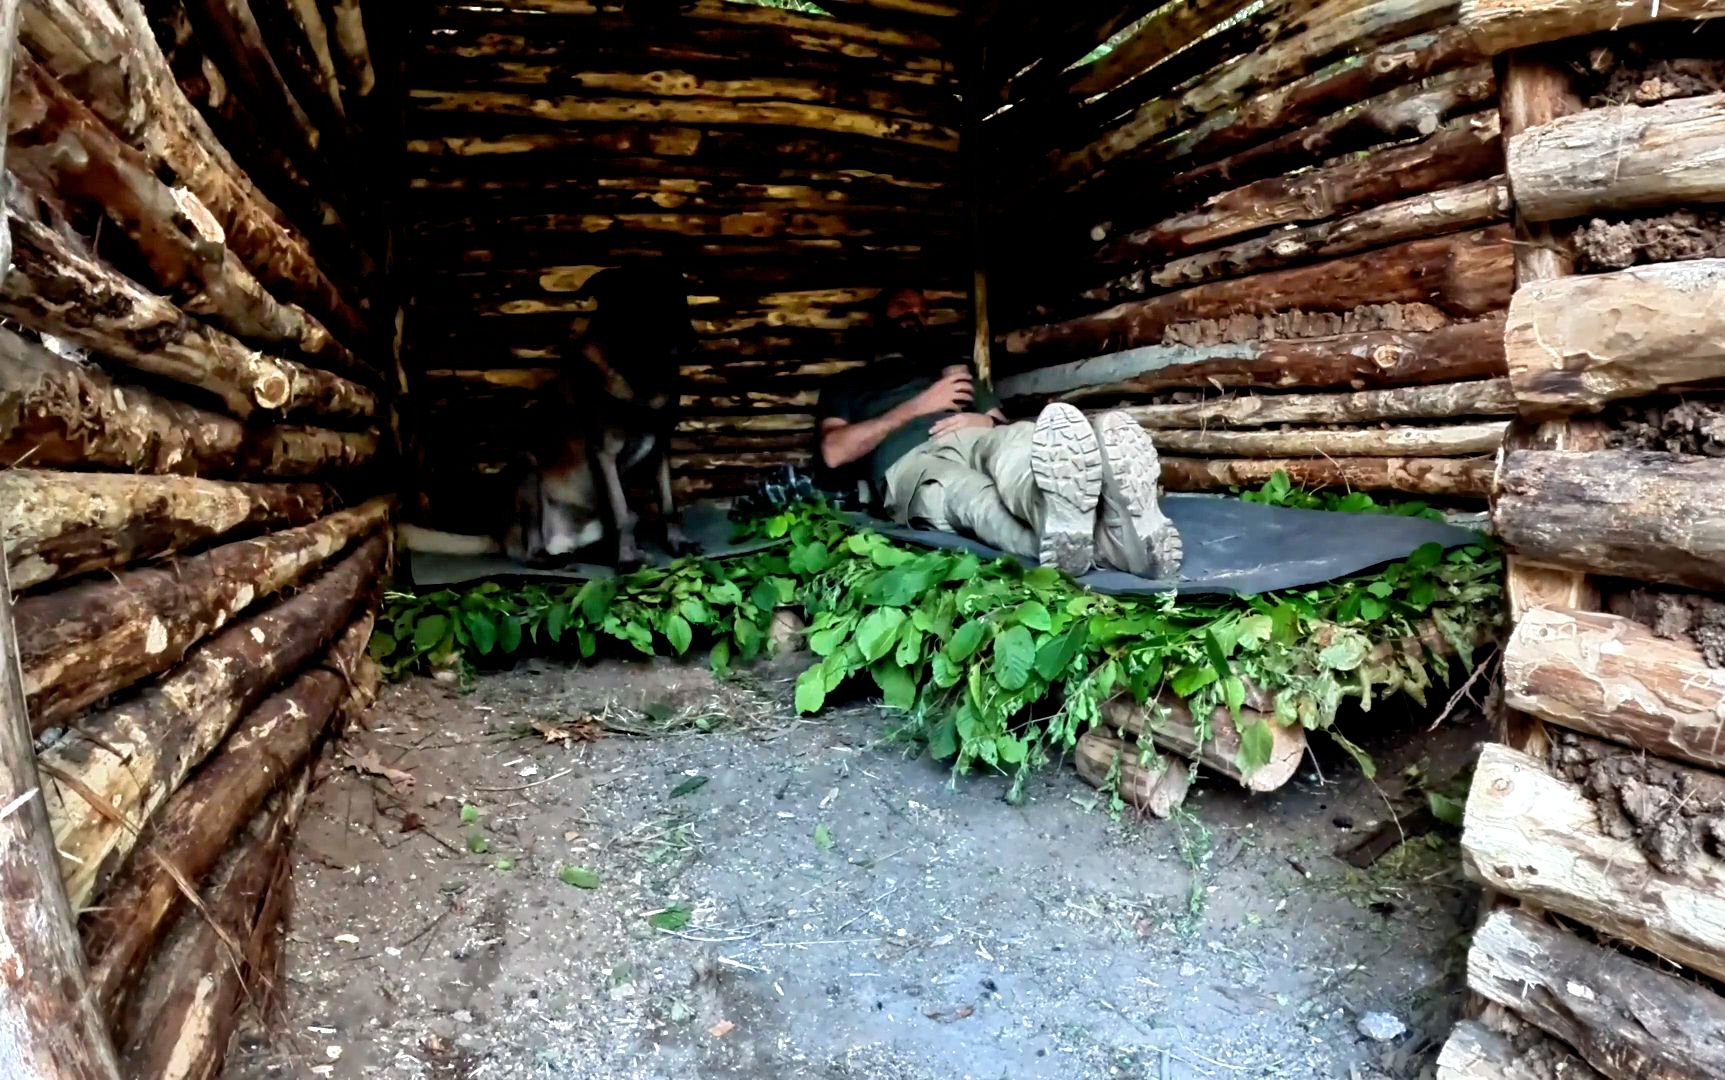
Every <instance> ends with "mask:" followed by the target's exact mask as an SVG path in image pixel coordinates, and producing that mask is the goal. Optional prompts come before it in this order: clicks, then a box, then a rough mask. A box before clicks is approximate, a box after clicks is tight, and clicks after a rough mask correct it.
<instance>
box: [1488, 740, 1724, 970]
mask: <svg viewBox="0 0 1725 1080" xmlns="http://www.w3.org/2000/svg"><path fill="white" fill-rule="evenodd" d="M1462 865H1463V867H1464V869H1466V871H1467V873H1468V876H1469V877H1471V878H1473V879H1474V880H1475V881H1477V882H1479V883H1481V884H1483V885H1485V886H1487V887H1488V888H1491V889H1493V890H1495V891H1497V892H1500V893H1507V894H1510V895H1512V896H1516V897H1519V898H1521V899H1523V900H1527V901H1530V902H1532V903H1534V904H1537V905H1539V906H1541V907H1543V908H1547V909H1549V910H1551V911H1555V912H1557V913H1558V914H1561V915H1567V916H1568V917H1570V918H1572V919H1577V920H1579V921H1581V922H1584V923H1586V924H1587V925H1589V926H1592V927H1594V928H1596V929H1598V930H1600V931H1602V932H1604V933H1606V934H1609V935H1611V936H1613V937H1617V938H1621V939H1622V940H1624V941H1628V942H1631V943H1633V944H1636V945H1639V946H1641V947H1642V948H1644V949H1647V950H1649V951H1650V952H1653V953H1655V954H1657V955H1659V956H1662V957H1664V958H1665V959H1667V960H1670V961H1671V962H1673V963H1676V964H1682V965H1684V966H1687V967H1692V968H1694V969H1695V970H1697V971H1700V972H1703V973H1705V974H1708V975H1711V976H1713V977H1714V978H1720V977H1721V975H1722V974H1725V867H1721V865H1720V864H1719V863H1718V862H1717V861H1716V860H1706V861H1697V862H1696V863H1695V864H1694V865H1692V866H1691V867H1690V868H1689V869H1688V871H1687V872H1685V873H1683V874H1680V875H1678V874H1662V873H1659V872H1658V871H1657V870H1655V869H1654V868H1653V867H1652V866H1650V865H1648V862H1647V859H1646V858H1645V857H1644V856H1643V855H1642V854H1641V852H1640V851H1639V850H1638V849H1637V848H1636V845H1635V844H1634V842H1633V841H1629V840H1618V839H1613V838H1612V837H1609V836H1606V835H1604V834H1603V833H1602V832H1601V831H1600V829H1599V815H1598V811H1597V810H1596V809H1595V807H1594V805H1593V803H1592V802H1591V801H1590V800H1589V799H1588V798H1587V797H1586V796H1585V795H1583V794H1582V793H1581V791H1580V790H1579V789H1577V788H1576V787H1575V786H1574V785H1572V784H1569V783H1566V782H1564V781H1562V780H1559V779H1558V778H1557V777H1555V776H1552V775H1551V773H1549V772H1547V771H1546V769H1545V767H1544V766H1542V765H1541V764H1540V763H1539V762H1538V761H1536V760H1535V759H1533V758H1531V757H1529V756H1527V755H1526V754H1523V753H1521V752H1520V751H1517V750H1511V749H1510V748H1509V747H1507V746H1502V745H1499V744H1488V745H1487V746H1486V748H1485V750H1484V752H1483V753H1481V755H1480V758H1479V764H1478V765H1477V766H1476V767H1475V769H1474V777H1473V790H1472V792H1471V794H1469V796H1468V800H1467V817H1466V821H1465V824H1464V827H1463V831H1462Z"/></svg>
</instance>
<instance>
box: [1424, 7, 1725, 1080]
mask: <svg viewBox="0 0 1725 1080" xmlns="http://www.w3.org/2000/svg"><path fill="white" fill-rule="evenodd" d="M1721 14H1725V7H1721V6H1720V5H1717V4H1706V3H1702V4H1699V5H1684V4H1678V5H1661V6H1645V5H1628V6H1623V5H1619V6H1616V7H1615V8H1614V7H1613V6H1612V5H1601V4H1589V3H1580V2H1572V0H1466V2H1465V3H1464V4H1463V15H1462V22H1461V29H1462V30H1463V31H1464V32H1466V33H1467V34H1468V35H1469V39H1470V40H1471V41H1472V42H1474V43H1475V45H1476V46H1477V47H1478V48H1479V49H1480V50H1482V51H1484V52H1488V53H1491V54H1493V55H1494V56H1495V57H1496V62H1497V65H1498V69H1499V70H1500V71H1502V72H1504V73H1505V74H1504V80H1505V85H1504V100H1503V114H1504V118H1505V122H1504V137H1505V151H1506V157H1507V176H1508V182H1509V188H1510V191H1511V192H1512V194H1513V196H1514V200H1515V203H1514V206H1515V214H1516V227H1517V230H1518V234H1519V239H1520V241H1521V244H1522V247H1521V250H1520V251H1519V252H1518V255H1517V266H1516V283H1517V288H1516V292H1515V295H1514V297H1513V299H1512V300H1511V302H1510V304H1509V310H1508V313H1507V316H1506V324H1505V335H1504V348H1505V357H1506V361H1507V374H1508V380H1507V386H1508V390H1509V392H1510V393H1511V394H1512V396H1513V398H1514V403H1515V409H1516V413H1517V416H1516V418H1515V419H1514V421H1513V422H1512V424H1511V427H1510V430H1509V433H1508V437H1507V439H1506V446H1505V451H1504V452H1503V453H1502V454H1501V455H1500V456H1499V458H1498V460H1497V464H1496V475H1495V477H1494V479H1493V520H1494V524H1495V525H1496V528H1497V531H1498V533H1499V535H1500V536H1501V538H1502V539H1503V541H1504V543H1505V545H1506V546H1507V547H1508V549H1509V550H1510V552H1511V555H1512V558H1511V561H1510V567H1509V594H1510V599H1511V605H1512V609H1513V610H1512V614H1513V616H1514V618H1515V622H1516V625H1515V629H1514V632H1513V634H1512V636H1511V638H1510V641H1509V643H1508V645H1507V646H1506V647H1505V651H1504V657H1503V681H1504V691H1505V693H1504V697H1505V703H1506V708H1507V710H1508V711H1506V713H1505V715H1504V718H1503V724H1502V726H1501V728H1500V738H1501V739H1502V741H1503V743H1504V744H1506V745H1492V746H1488V747H1487V748H1486V751H1485V753H1484V755H1483V756H1482V758H1481V760H1480V764H1479V767H1478V769H1477V770H1476V772H1475V777H1474V785H1473V791H1472V793H1471V795H1470V797H1469V800H1468V805H1467V816H1466V822H1465V830H1464V834H1463V839H1462V846H1463V854H1464V861H1465V865H1466V867H1467V870H1468V873H1469V875H1470V876H1472V877H1473V878H1474V879H1475V880H1477V881H1479V882H1480V883H1481V884H1483V885H1485V886H1486V887H1487V889H1488V890H1489V892H1488V901H1487V903H1488V907H1489V908H1490V909H1492V910H1491V913H1490V914H1489V917H1488V918H1487V920H1486V921H1485V922H1484V923H1483V925H1482V928H1481V930H1480V932H1479V933H1478V935H1477V936H1476V937H1475V940H1474V942H1473V946H1472V950H1471V953H1470V956H1469V960H1468V983H1469V986H1470V988H1471V989H1472V990H1473V991H1474V992H1475V993H1476V994H1478V995H1479V996H1480V998H1481V999H1482V1000H1483V1001H1485V1002H1490V1003H1491V1004H1490V1005H1489V1006H1488V1007H1486V1008H1485V1009H1484V1010H1483V1016H1484V1018H1485V1019H1487V1020H1488V1021H1489V1020H1490V1019H1491V1018H1493V1017H1497V1018H1498V1019H1500V1020H1507V1021H1509V1022H1510V1023H1511V1024H1512V1025H1513V1024H1526V1025H1531V1026H1532V1027H1533V1028H1538V1029H1541V1030H1543V1032H1544V1033H1545V1034H1546V1035H1548V1036H1550V1037H1552V1038H1553V1039H1555V1040H1556V1041H1557V1042H1559V1043H1560V1044H1561V1045H1562V1047H1563V1053H1565V1054H1570V1053H1572V1054H1573V1055H1574V1064H1573V1065H1572V1066H1571V1067H1569V1071H1560V1072H1553V1071H1552V1068H1553V1067H1554V1066H1552V1064H1551V1062H1552V1059H1551V1058H1550V1057H1549V1056H1528V1055H1526V1054H1524V1053H1521V1052H1519V1051H1517V1049H1516V1044H1515V1043H1513V1042H1512V1041H1511V1040H1508V1039H1499V1038H1494V1037H1492V1036H1491V1034H1490V1032H1484V1033H1483V1034H1484V1036H1485V1037H1484V1038H1482V1032H1481V1030H1480V1029H1479V1028H1478V1027H1477V1025H1472V1024H1469V1025H1463V1027H1462V1028H1459V1029H1458V1030H1457V1032H1456V1034H1455V1035H1454V1036H1453V1037H1452V1039H1451V1046H1450V1048H1449V1049H1446V1051H1445V1060H1446V1062H1448V1063H1449V1064H1448V1066H1446V1067H1448V1068H1450V1069H1451V1071H1450V1072H1449V1073H1446V1072H1445V1067H1440V1069H1439V1075H1469V1076H1474V1075H1478V1076H1505V1077H1507V1076H1518V1075H1523V1074H1524V1071H1525V1069H1526V1068H1527V1067H1528V1064H1529V1062H1531V1061H1535V1060H1538V1061H1543V1062H1545V1067H1543V1068H1541V1069H1539V1070H1537V1071H1536V1072H1533V1073H1527V1074H1528V1075H1539V1076H1548V1075H1550V1076H1554V1075H1571V1073H1574V1072H1576V1071H1577V1070H1592V1072H1593V1073H1595V1074H1597V1075H1600V1076H1606V1077H1631V1076H1634V1077H1641V1076H1656V1075H1657V1076H1684V1077H1690V1076H1695V1077H1699V1076H1715V1075H1719V1074H1720V1072H1721V1069H1722V1068H1725V1064H1722V1060H1725V1059H1721V1057H1720V1051H1721V1047H1722V1045H1725V1044H1722V1043H1721V1042H1720V1039H1719V1037H1718V1031H1719V1025H1720V1018H1721V1017H1725V996H1722V995H1721V994H1720V993H1719V990H1718V987H1719V984H1718V981H1717V980H1719V979H1720V978H1721V977H1725V922H1722V921H1721V917H1722V916H1725V908H1722V906H1721V905H1722V902H1725V862H1721V859H1720V855H1721V851H1720V849H1719V847H1718V846H1717V845H1716V844H1712V843H1707V842H1704V841H1703V839H1702V837H1703V836H1704V831H1705V829H1707V828H1708V827H1709V825H1708V823H1709V822H1712V821H1714V820H1717V818H1716V815H1718V814H1719V813H1720V812H1721V810H1722V809H1725V776H1722V775H1721V772H1722V771H1725V758H1722V757H1721V756H1720V755H1719V753H1718V746H1719V744H1720V737H1721V726H1722V724H1725V705H1722V704H1721V702H1722V701H1725V649H1722V648H1721V647H1720V646H1721V643H1722V642H1725V638H1721V637H1719V636H1718V635H1719V634H1720V633H1721V632H1722V631H1725V622H1722V621H1721V620H1720V618H1719V613H1720V612H1721V611H1725V602H1722V601H1721V599H1720V597H1719V594H1720V593H1721V591H1725V550H1722V549H1720V548H1719V547H1718V545H1719V544H1720V543H1721V542H1725V541H1722V539H1721V537H1720V536H1719V535H1718V528H1717V524H1718V520H1719V515H1720V510H1719V499H1720V492H1721V490H1722V488H1725V485H1722V484H1721V479H1720V478H1721V475H1722V470H1721V468H1720V463H1719V461H1718V457H1719V455H1720V452H1721V450H1725V447H1720V446H1718V445H1716V444H1715V443H1714V442H1713V441H1711V440H1710V438H1709V437H1708V436H1706V435H1705V434H1703V432H1704V431H1706V430H1711V425H1712V424H1714V423H1715V422H1716V418H1717V417H1719V416H1721V415H1725V358H1722V357H1721V353H1720V342H1721V341H1725V292H1722V291H1721V282H1725V263H1722V261H1721V259H1720V258H1719V256H1720V255H1721V254H1725V246H1722V243H1725V215H1722V214H1720V212H1719V210H1718V207H1719V206H1720V204H1722V203H1725V174H1722V173H1721V172H1720V169H1719V162H1720V160H1721V159H1722V157H1725V69H1722V68H1721V67H1720V65H1719V63H1718V60H1717V58H1718V57H1719V56H1721V55H1725V23H1718V22H1708V21H1703V20H1706V19H1708V18H1710V17H1712V16H1717V15H1721ZM1673 239H1680V240H1681V242H1677V243H1673V242H1672V240H1673ZM1686 425H1687V426H1686ZM1643 583H1647V584H1643ZM1607 611H1609V612H1610V613H1607ZM1650 1032H1652V1033H1656V1034H1655V1035H1651V1036H1650V1035H1649V1033H1650ZM1456 1069H1467V1070H1472V1071H1462V1072H1457V1071H1455V1070H1456ZM1577 1074H1582V1075H1585V1074H1586V1073H1584V1072H1582V1073H1577Z"/></svg>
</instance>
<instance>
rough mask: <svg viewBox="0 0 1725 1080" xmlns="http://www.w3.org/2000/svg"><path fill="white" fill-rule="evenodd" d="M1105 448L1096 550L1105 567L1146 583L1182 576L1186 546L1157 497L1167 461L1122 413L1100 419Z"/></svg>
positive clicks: (1098, 428)
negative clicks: (1142, 579)
mask: <svg viewBox="0 0 1725 1080" xmlns="http://www.w3.org/2000/svg"><path fill="white" fill-rule="evenodd" d="M1095 428H1096V439H1097V442H1099V443H1100V444H1101V446H1102V462H1103V466H1102V495H1101V499H1100V503H1101V505H1100V508H1099V509H1098V511H1097V514H1096V547H1097V553H1098V555H1099V557H1100V558H1101V560H1102V563H1103V565H1105V566H1111V567H1113V568H1114V569H1117V570H1124V571H1126V572H1127V573H1129V574H1134V575H1136V576H1138V577H1141V578H1150V579H1152V580H1161V579H1168V578H1174V577H1178V576H1179V574H1180V560H1181V557H1182V556H1183V555H1184V547H1185V545H1184V544H1183V543H1182V541H1181V539H1180V533H1179V531H1178V530H1177V529H1175V528H1174V523H1173V522H1171V521H1169V520H1168V518H1167V515H1165V514H1163V513H1162V508H1161V507H1160V506H1159V505H1157V492H1158V490H1159V488H1160V487H1161V483H1162V462H1161V459H1160V458H1159V457H1158V456H1157V454H1156V446H1155V444H1153V443H1152V442H1151V441H1150V436H1148V435H1146V434H1144V429H1143V428H1142V427H1139V426H1138V421H1136V420H1134V419H1132V417H1130V416H1128V415H1127V414H1125V413H1123V412H1111V413H1103V414H1102V415H1101V416H1099V417H1097V418H1096V422H1095Z"/></svg>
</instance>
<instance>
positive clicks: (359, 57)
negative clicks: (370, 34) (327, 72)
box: [320, 0, 377, 97]
mask: <svg viewBox="0 0 1725 1080" xmlns="http://www.w3.org/2000/svg"><path fill="white" fill-rule="evenodd" d="M320 2H321V3H322V4H323V8H324V22H325V23H326V24H327V25H328V26H329V28H330V31H331V33H330V41H331V42H332V43H333V44H334V45H335V53H336V58H337V60H338V61H339V62H340V64H341V68H342V86H343V89H344V90H345V91H346V92H347V93H349V94H351V95H353V96H355V97H367V96H369V95H370V94H371V92H372V90H373V89H375V88H376V86H377V72H376V71H375V69H373V67H372V63H371V44H370V43H369V42H368V41H367V40H366V34H365V19H364V17H363V13H362V12H361V11H360V6H359V0H320Z"/></svg>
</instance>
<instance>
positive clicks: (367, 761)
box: [347, 746, 418, 790]
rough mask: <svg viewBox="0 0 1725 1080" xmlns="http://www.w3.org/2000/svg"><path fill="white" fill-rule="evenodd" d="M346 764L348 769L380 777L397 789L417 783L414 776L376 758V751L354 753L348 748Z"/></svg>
mask: <svg viewBox="0 0 1725 1080" xmlns="http://www.w3.org/2000/svg"><path fill="white" fill-rule="evenodd" d="M347 763H348V765H349V767H351V768H354V769H358V770H359V771H360V772H362V773H365V774H367V775H369V776H381V777H383V778H384V779H385V780H388V781H389V782H390V783H391V784H394V785H395V786H396V787H397V788H399V789H403V790H405V789H407V788H410V787H412V786H413V785H414V784H415V783H417V782H418V781H417V780H416V779H415V777H414V775H413V774H412V773H410V772H408V771H407V770H405V769H397V768H394V767H393V766H390V765H385V764H384V763H383V759H382V758H380V757H378V756H377V751H376V750H363V751H360V752H358V753H355V752H354V749H353V748H352V747H351V746H350V747H348V749H347Z"/></svg>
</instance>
